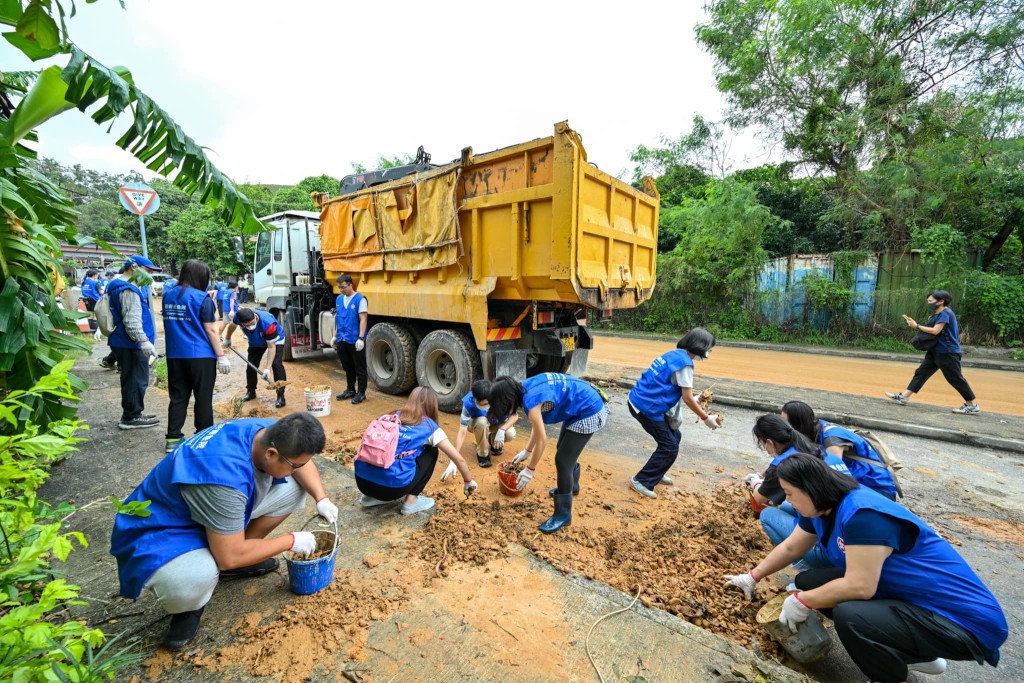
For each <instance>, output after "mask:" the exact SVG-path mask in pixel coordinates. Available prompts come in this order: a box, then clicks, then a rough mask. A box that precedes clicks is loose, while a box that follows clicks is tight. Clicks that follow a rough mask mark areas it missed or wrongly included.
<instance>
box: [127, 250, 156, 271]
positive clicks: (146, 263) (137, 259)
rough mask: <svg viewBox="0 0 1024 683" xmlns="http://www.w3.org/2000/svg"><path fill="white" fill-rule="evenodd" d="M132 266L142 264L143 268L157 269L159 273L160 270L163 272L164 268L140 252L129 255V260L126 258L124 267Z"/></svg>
mask: <svg viewBox="0 0 1024 683" xmlns="http://www.w3.org/2000/svg"><path fill="white" fill-rule="evenodd" d="M132 266H142V267H143V268H147V269H149V270H152V271H156V272H157V273H159V272H161V271H162V270H163V268H159V267H157V265H156V264H155V263H153V262H152V261H150V260H149V259H148V258H146V257H145V256H142V255H140V254H136V255H135V256H129V257H128V258H127V260H125V262H124V267H125V268H131V267H132Z"/></svg>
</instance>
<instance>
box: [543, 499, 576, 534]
mask: <svg viewBox="0 0 1024 683" xmlns="http://www.w3.org/2000/svg"><path fill="white" fill-rule="evenodd" d="M570 524H572V494H571V493H556V494H555V514H553V515H551V517H549V518H548V520H547V521H546V522H544V523H543V524H541V525H540V526H539V527H537V528H538V529H540V532H541V533H542V534H553V533H555V532H556V531H558V530H559V529H561V528H562V527H563V526H569V525H570Z"/></svg>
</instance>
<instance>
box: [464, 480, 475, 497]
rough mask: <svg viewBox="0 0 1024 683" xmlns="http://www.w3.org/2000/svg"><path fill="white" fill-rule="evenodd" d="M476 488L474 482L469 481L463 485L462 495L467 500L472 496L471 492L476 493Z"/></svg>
mask: <svg viewBox="0 0 1024 683" xmlns="http://www.w3.org/2000/svg"><path fill="white" fill-rule="evenodd" d="M477 488H478V487H477V485H476V480H474V479H470V480H469V481H467V482H466V483H465V484H464V485H463V487H462V493H463V494H465V496H466V498H469V497H470V496H471V495H473V491H476V490H477Z"/></svg>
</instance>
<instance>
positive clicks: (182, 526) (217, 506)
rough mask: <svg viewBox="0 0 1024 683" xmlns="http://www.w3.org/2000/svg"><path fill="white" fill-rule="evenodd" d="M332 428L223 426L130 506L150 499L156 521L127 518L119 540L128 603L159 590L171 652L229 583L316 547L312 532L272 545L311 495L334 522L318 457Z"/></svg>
mask: <svg viewBox="0 0 1024 683" xmlns="http://www.w3.org/2000/svg"><path fill="white" fill-rule="evenodd" d="M324 443H325V437H324V430H323V427H322V426H321V425H320V423H319V422H318V421H317V419H316V418H315V417H313V416H312V415H310V414H308V413H293V414H291V415H288V416H286V417H283V418H281V419H280V420H277V421H275V420H267V419H248V420H234V421H232V422H225V423H222V424H218V425H214V426H213V427H209V428H207V429H204V430H203V431H201V432H199V433H198V434H196V435H195V436H193V437H191V438H190V439H188V440H186V441H185V442H184V443H182V444H181V445H180V446H178V447H177V448H176V449H175V450H174V451H173V452H171V453H170V454H168V455H167V457H165V458H164V459H163V460H162V461H160V463H159V464H158V465H157V466H156V467H155V468H153V470H152V471H151V472H150V473H149V474H148V475H147V476H146V478H145V479H144V480H143V481H142V483H141V484H139V486H138V488H136V489H135V491H133V492H132V494H131V495H130V496H128V498H127V500H126V501H125V502H126V503H129V502H132V501H150V505H149V508H148V510H149V511H150V513H151V514H150V515H149V516H148V517H141V516H138V515H132V514H129V513H118V514H117V516H116V517H115V519H114V531H113V533H112V534H111V539H110V546H111V547H110V554H111V555H113V556H114V557H116V558H117V570H118V577H119V579H120V582H121V595H123V596H124V597H126V598H131V599H133V600H135V599H137V598H138V597H139V595H141V594H142V591H144V590H147V589H148V590H152V591H153V593H154V594H155V595H156V599H157V602H158V603H159V604H160V606H161V607H163V608H164V609H165V610H167V612H169V613H170V614H171V615H172V617H171V624H170V627H169V628H168V630H167V635H166V636H165V637H164V645H165V646H166V647H168V648H170V649H172V650H177V649H181V648H183V647H185V646H186V645H187V644H188V643H190V642H191V641H192V640H193V639H194V638H195V637H196V635H197V634H198V633H199V620H200V618H201V617H202V614H203V610H204V609H205V607H206V603H207V602H209V601H210V597H211V596H212V595H213V590H214V588H216V586H217V582H218V580H219V579H221V578H226V577H250V576H260V575H263V574H266V573H268V572H272V571H274V570H276V569H277V567H278V564H279V563H278V560H277V558H276V557H275V555H277V554H279V553H282V552H285V551H292V552H295V553H299V554H301V555H309V554H311V553H312V552H313V551H314V550H315V549H316V540H315V538H314V536H313V534H312V533H310V532H307V531H297V532H295V533H292V534H285V535H283V536H277V537H276V538H267V536H268V535H269V534H270V532H272V531H273V530H274V529H275V528H277V526H278V525H279V524H280V523H281V522H283V521H284V520H285V518H287V517H288V515H290V514H291V513H293V512H297V511H299V510H302V509H303V508H304V507H305V504H306V495H307V494H308V495H310V496H312V497H313V499H314V500H316V511H317V513H318V514H319V515H320V516H322V517H323V518H325V519H326V520H327V521H328V522H332V523H333V522H335V521H336V520H337V517H338V508H337V506H335V505H334V504H333V503H332V502H331V501H330V500H329V499H328V498H327V494H326V493H325V492H324V487H323V483H322V482H321V480H320V473H319V471H318V470H317V468H316V464H315V463H313V462H311V461H312V459H313V456H315V455H317V454H318V453H320V452H321V451H322V450H323V448H324Z"/></svg>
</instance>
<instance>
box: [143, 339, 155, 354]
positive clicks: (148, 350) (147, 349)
mask: <svg viewBox="0 0 1024 683" xmlns="http://www.w3.org/2000/svg"><path fill="white" fill-rule="evenodd" d="M139 348H141V349H142V353H143V354H144V355H146V356H149V357H151V358H156V347H155V346H153V342H151V341H149V340H148V339H147V340H146V341H144V342H142V343H141V344H139Z"/></svg>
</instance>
